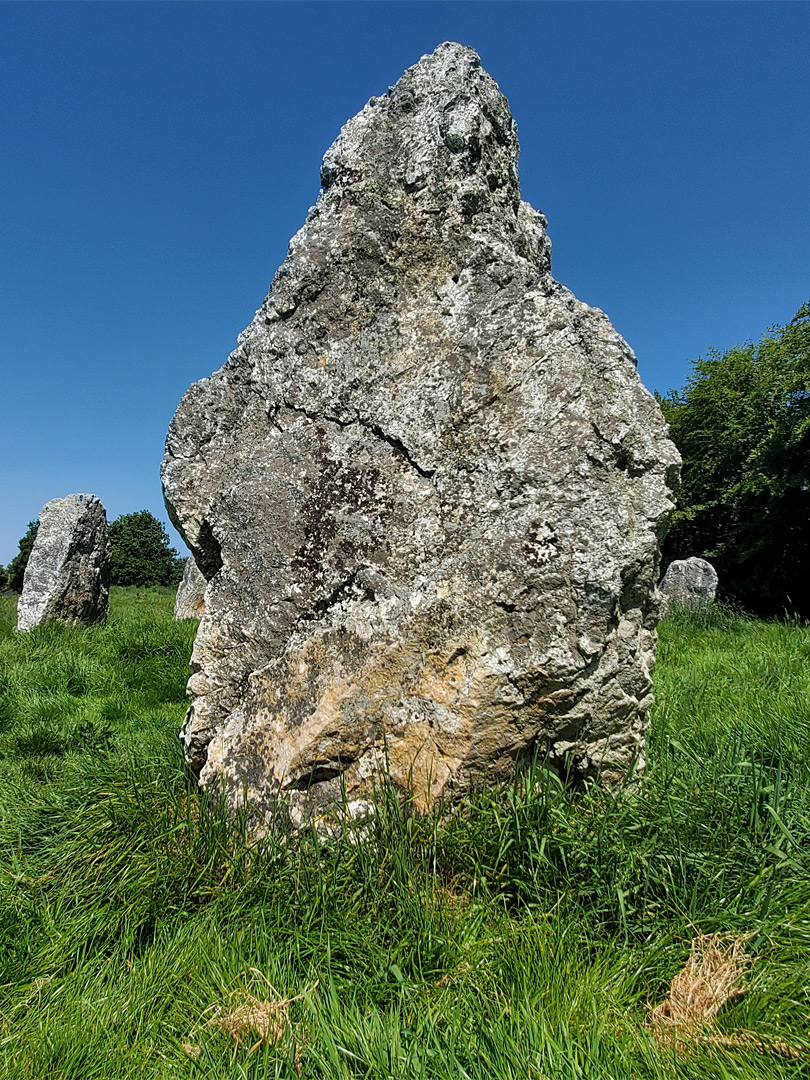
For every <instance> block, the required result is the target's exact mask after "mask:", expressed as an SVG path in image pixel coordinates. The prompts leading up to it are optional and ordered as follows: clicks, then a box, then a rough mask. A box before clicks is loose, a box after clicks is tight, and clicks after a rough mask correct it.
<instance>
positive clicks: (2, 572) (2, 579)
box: [0, 566, 8, 592]
mask: <svg viewBox="0 0 810 1080" xmlns="http://www.w3.org/2000/svg"><path fill="white" fill-rule="evenodd" d="M7 588H8V575H7V574H6V568H5V566H0V592H2V591H3V589H7Z"/></svg>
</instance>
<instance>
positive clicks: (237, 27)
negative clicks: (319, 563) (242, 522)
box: [0, 2, 810, 563]
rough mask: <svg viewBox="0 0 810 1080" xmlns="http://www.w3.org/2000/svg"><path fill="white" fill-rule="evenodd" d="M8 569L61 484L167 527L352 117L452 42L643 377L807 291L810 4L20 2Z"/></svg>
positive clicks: (561, 272)
mask: <svg viewBox="0 0 810 1080" xmlns="http://www.w3.org/2000/svg"><path fill="white" fill-rule="evenodd" d="M0 19H1V20H2V23H0V98H1V99H2V101H3V103H4V105H3V108H2V110H1V111H0V215H1V216H2V223H1V224H0V228H1V229H2V233H1V234H0V242H1V243H2V258H1V259H0V275H2V281H0V358H2V376H1V378H0V395H1V398H2V404H3V409H2V421H1V422H0V440H2V443H1V444H0V460H2V463H3V465H2V469H0V562H2V563H7V562H8V561H9V560H10V559H11V557H12V556H13V555H14V554H15V552H16V550H17V541H18V539H19V537H20V536H21V534H22V533H23V532H24V530H25V526H26V523H27V522H28V520H29V519H30V518H33V517H35V516H36V515H37V514H38V512H39V510H40V507H41V506H42V504H43V503H44V502H46V501H47V500H48V499H51V498H53V497H55V496H58V495H59V496H61V495H65V494H67V493H69V492H72V491H91V492H94V493H96V494H97V495H99V497H100V498H101V499H102V501H103V502H104V504H105V505H106V507H107V511H108V515H109V517H110V518H114V517H116V516H117V515H118V514H121V513H126V512H129V511H132V510H140V509H143V508H147V509H149V510H151V511H152V512H153V513H156V514H158V515H159V516H160V517H162V518H163V519H164V520H165V511H164V509H163V503H162V497H161V492H160V484H159V480H158V468H159V464H160V460H161V457H162V453H163V439H164V435H165V432H166V427H167V425H168V422H169V420H170V418H171V416H172V413H173V412H174V409H175V407H176V405H177V402H178V400H179V399H180V397H181V395H182V394H183V392H184V391H185V390H186V388H187V386H188V385H189V383H191V382H192V381H193V380H194V379H197V378H200V377H201V376H204V375H208V374H210V373H211V371H213V370H214V369H216V368H218V367H219V366H220V365H221V364H222V363H223V362H224V360H225V358H226V357H227V355H228V353H229V352H230V350H231V349H232V348H233V346H234V344H235V341H236V335H237V334H238V333H239V331H240V330H241V329H242V328H243V327H244V326H245V325H246V324H247V323H248V322H249V321H250V319H251V318H252V315H253V312H254V310H255V309H256V308H257V307H258V306H259V304H260V303H261V301H262V299H263V297H264V295H265V293H266V291H267V287H268V284H269V282H270V279H271V277H272V275H273V273H274V271H275V269H276V268H277V266H278V265H279V263H280V262H281V261H282V259H283V258H284V254H285V251H286V246H287V241H288V240H289V238H290V236H291V235H292V233H293V232H295V231H296V230H297V229H298V228H299V227H300V225H301V224H302V222H303V220H304V217H305V214H306V211H307V208H308V207H309V206H310V205H311V204H312V203H313V202H314V201H315V199H316V197H317V194H318V166H319V163H320V158H321V156H322V154H323V152H324V151H325V150H326V148H327V147H328V146H329V144H330V143H331V142H332V140H333V139H334V137H335V135H336V134H337V132H338V130H339V128H340V126H341V125H342V124H343V122H344V121H345V120H346V119H348V117H349V116H351V115H353V114H354V113H355V112H357V111H358V110H359V109H360V108H361V107H362V106H363V105H364V104H365V102H366V100H367V99H368V98H369V97H370V96H371V95H372V94H379V93H382V92H384V91H385V89H386V87H387V86H388V85H389V84H391V83H393V82H395V81H396V79H397V78H398V77H399V75H400V74H401V73H402V71H403V70H404V69H405V68H406V67H408V66H410V65H411V64H413V63H414V62H415V61H416V60H417V59H418V58H419V56H420V55H422V54H423V53H426V52H431V51H432V50H433V49H434V48H435V46H436V45H437V44H438V43H439V42H441V41H444V40H448V39H451V40H456V41H460V42H463V43H465V44H468V45H472V46H473V47H474V48H476V49H477V50H478V52H479V53H480V54H481V57H482V59H483V62H484V66H485V67H486V68H487V70H488V71H489V72H490V73H491V74H492V75H493V77H494V78H495V79H496V80H497V81H498V83H499V84H500V86H501V88H502V90H503V91H504V92H505V93H506V95H507V97H508V98H509V100H510V102H511V105H512V110H513V113H514V115H515V117H516V119H517V121H518V126H519V130H520V138H521V145H522V148H523V152H522V158H521V181H522V185H523V195H524V198H526V199H528V200H529V201H530V202H531V203H532V204H533V205H534V206H536V207H537V208H539V209H541V210H543V211H544V212H545V213H546V214H547V215H548V218H549V231H550V235H551V238H552V241H553V243H554V260H553V270H554V273H555V276H556V277H557V278H558V280H560V281H562V282H564V283H565V284H566V285H568V286H569V287H570V288H571V289H573V291H574V292H575V293H576V295H577V296H578V297H580V298H581V299H583V300H585V301H587V302H588V303H590V304H594V305H596V306H598V307H601V308H603V309H604V310H605V311H606V312H607V313H608V315H609V316H610V318H611V319H612V320H613V322H614V324H615V325H616V327H617V328H618V329H619V331H620V332H621V333H622V334H624V336H625V337H626V338H627V340H628V341H629V342H630V344H631V346H632V347H633V348H634V349H635V351H636V353H637V354H638V357H639V368H640V371H641V374H642V378H643V379H644V381H645V382H646V384H647V385H648V386H649V387H650V388H657V389H659V390H662V391H666V390H668V389H670V388H671V387H675V386H680V385H681V384H682V383H683V381H684V379H685V377H686V374H687V372H688V361H689V359H690V358H695V357H697V356H699V355H700V354H702V353H705V351H706V350H707V349H709V348H711V347H713V346H714V347H718V348H721V349H724V348H727V347H729V346H731V345H733V344H735V343H736V342H739V341H744V340H746V339H750V338H757V337H759V336H760V334H761V333H762V331H763V330H765V328H766V327H768V326H769V325H771V324H774V323H784V322H786V321H788V320H789V319H790V318H791V317H792V316H793V314H794V313H795V311H796V309H797V308H798V307H799V306H800V304H802V303H803V302H804V301H805V300H807V299H808V298H810V210H809V209H808V206H809V200H808V197H809V196H810V65H809V64H808V56H810V4H807V3H770V2H766V3H722V2H719V3H707V4H703V3H680V4H670V3H663V2H662V3H625V4H613V3H608V2H605V3H581V4H575V3H549V4H546V3H541V2H534V3H509V2H492V3H487V2H479V3H462V2H459V3H427V2H425V3H394V2H392V3H385V2H384V3H373V2H366V3H340V2H332V3H293V4H285V3H233V4H220V3H201V4H197V3H191V2H186V3H177V4H164V3H139V4H138V3H136V4H127V3H79V4H73V3H64V2H63V3H55V4H50V3H4V4H0Z"/></svg>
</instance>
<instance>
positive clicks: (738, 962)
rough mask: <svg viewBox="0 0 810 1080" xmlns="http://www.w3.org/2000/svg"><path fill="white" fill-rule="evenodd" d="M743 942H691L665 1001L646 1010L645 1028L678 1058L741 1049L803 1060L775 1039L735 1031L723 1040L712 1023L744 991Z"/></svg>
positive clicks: (723, 937)
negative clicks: (711, 1049) (702, 1049)
mask: <svg viewBox="0 0 810 1080" xmlns="http://www.w3.org/2000/svg"><path fill="white" fill-rule="evenodd" d="M746 940H747V938H746V937H742V936H737V935H733V934H701V935H700V936H699V937H696V938H694V940H693V941H692V948H691V952H690V955H689V960H688V961H687V963H686V965H685V967H683V968H681V970H680V971H679V972H678V973H677V975H675V977H674V978H673V980H672V982H671V983H670V985H669V997H667V998H665V999H664V1001H662V1002H661V1004H660V1005H656V1007H655V1008H654V1009H650V1014H649V1020H648V1022H649V1025H650V1027H651V1028H652V1032H653V1035H654V1036H655V1038H656V1039H657V1040H658V1041H659V1042H661V1043H663V1044H664V1045H666V1046H669V1047H671V1048H674V1049H675V1050H676V1051H677V1052H678V1053H687V1052H688V1051H689V1050H690V1049H692V1048H693V1047H694V1046H695V1045H696V1044H701V1043H702V1044H704V1045H711V1046H724V1047H745V1048H747V1049H755V1050H760V1051H761V1052H762V1053H770V1054H779V1055H781V1056H784V1057H790V1058H799V1057H802V1056H803V1054H802V1050H801V1049H800V1048H798V1047H796V1046H790V1045H789V1044H787V1043H784V1042H781V1041H780V1040H779V1039H774V1038H771V1037H770V1036H766V1035H757V1034H756V1033H755V1032H753V1031H737V1032H732V1033H731V1034H728V1035H724V1034H723V1033H721V1032H720V1031H718V1030H717V1026H716V1023H715V1017H716V1016H717V1014H718V1012H719V1011H720V1009H721V1008H722V1007H723V1006H724V1005H725V1004H726V1002H728V1001H733V1000H734V999H735V998H739V997H742V995H743V994H744V993H745V992H746V990H747V989H748V988H747V987H746V986H745V985H744V983H743V979H744V976H745V972H746V969H747V968H748V966H749V964H750V963H751V957H750V956H748V955H747V953H746V952H745V943H746Z"/></svg>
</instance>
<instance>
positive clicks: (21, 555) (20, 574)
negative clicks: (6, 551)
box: [6, 520, 39, 592]
mask: <svg viewBox="0 0 810 1080" xmlns="http://www.w3.org/2000/svg"><path fill="white" fill-rule="evenodd" d="M38 528H39V521H38V520H37V521H29V522H28V529H27V530H26V533H25V536H23V538H22V539H21V540H20V544H19V551H18V552H17V554H16V555H15V556H14V558H13V559H12V560H11V562H10V563H9V564H8V566H7V567H6V581H7V583H8V588H9V589H11V590H13V591H14V592H22V587H23V578H24V577H25V568H26V566H28V560H29V558H30V557H31V549H32V548H33V546H34V541H35V540H36V538H37V529H38Z"/></svg>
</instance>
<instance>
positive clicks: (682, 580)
mask: <svg viewBox="0 0 810 1080" xmlns="http://www.w3.org/2000/svg"><path fill="white" fill-rule="evenodd" d="M660 589H661V596H662V598H663V603H664V607H665V609H668V608H669V606H670V605H671V604H677V605H678V606H679V607H683V608H690V609H691V610H692V611H697V610H698V609H700V608H704V607H706V606H707V605H709V604H710V603H711V602H712V600H714V597H715V593H716V592H717V571H716V570H715V568H714V567H713V566H712V564H711V563H710V562H707V561H706V560H705V559H698V558H696V557H695V556H692V558H691V559H676V560H675V562H671V563H670V564H669V566H668V567H667V572H666V573H665V574H664V578H663V581H662V582H661V585H660Z"/></svg>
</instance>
